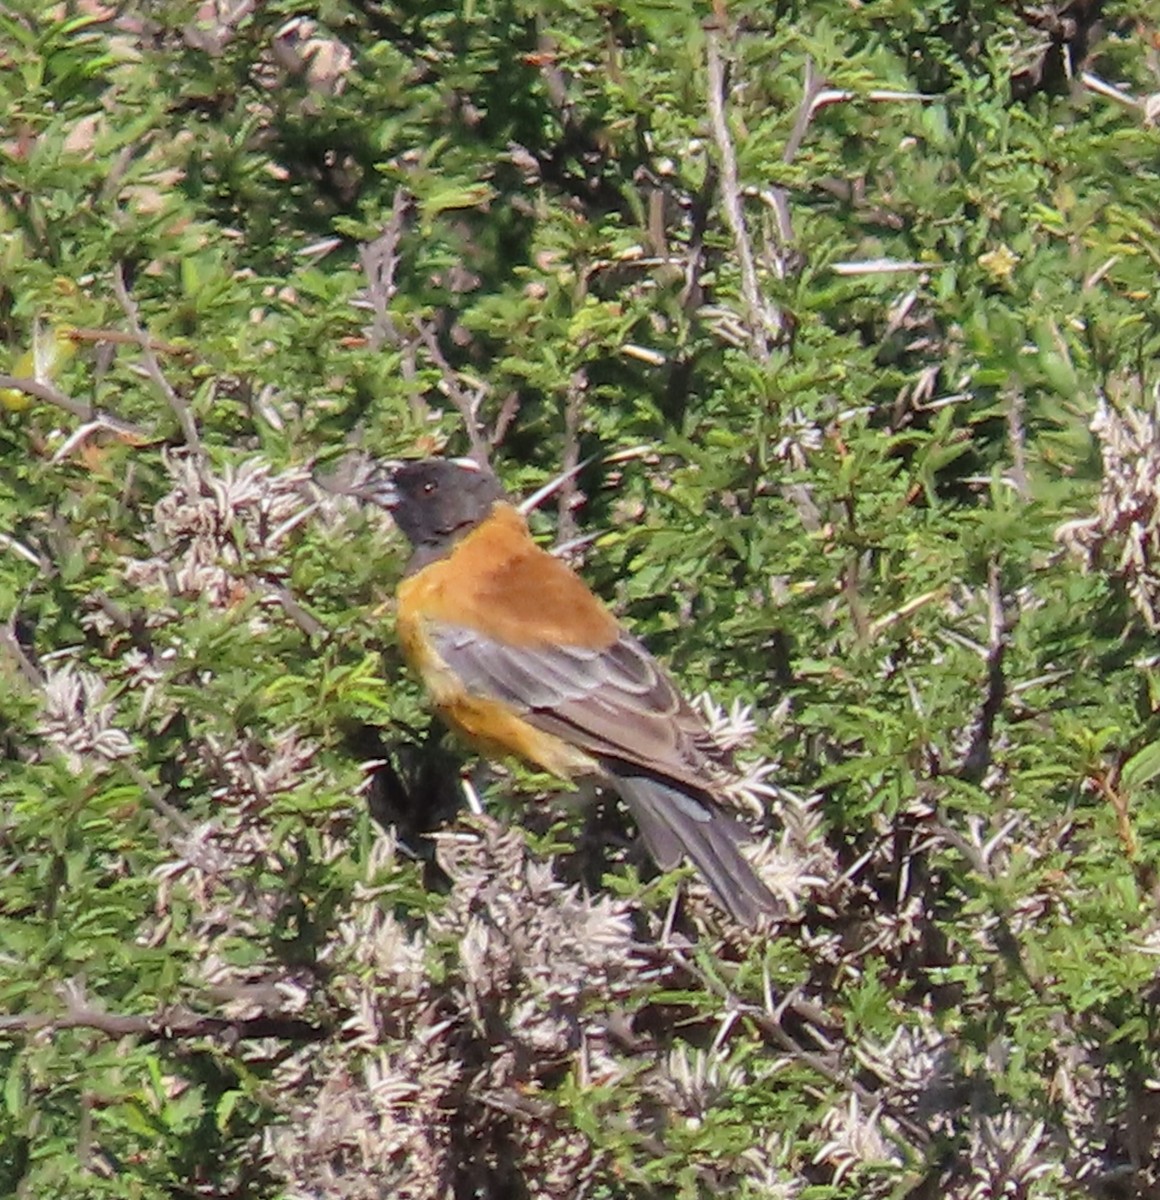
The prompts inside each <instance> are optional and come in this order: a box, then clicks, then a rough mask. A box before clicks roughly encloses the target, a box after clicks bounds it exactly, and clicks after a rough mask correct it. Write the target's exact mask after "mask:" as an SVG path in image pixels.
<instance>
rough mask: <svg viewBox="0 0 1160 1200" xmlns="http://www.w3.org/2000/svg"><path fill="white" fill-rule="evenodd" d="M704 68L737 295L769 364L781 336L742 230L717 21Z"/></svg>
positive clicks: (758, 349)
mask: <svg viewBox="0 0 1160 1200" xmlns="http://www.w3.org/2000/svg"><path fill="white" fill-rule="evenodd" d="M706 34H707V37H706V41H705V45H706V51H707V58H706V65H707V67H708V76H709V95H708V100H709V123H710V125H711V126H712V129H713V140H714V142H715V143H716V145H717V155H718V157H719V158H720V160H721V202H722V205H723V207H724V210H725V220H726V223H727V224H728V225H729V229H730V232H731V233H732V234H733V247H734V250H735V251H736V254H737V261H738V265H739V266H740V268H741V294H742V297H743V298H744V300H745V305H746V307H747V308H748V310H749V326H750V329H749V333H750V340H751V343H752V346H753V350H754V353H755V354H756V355H757V357H758V359H760V361H761V362H768V361H769V344H770V340H771V339H773V340H775V341H776V340H777V339H778V338H779V337H780V335H781V319H780V317H779V316H776V315H774V314H772V313H771V312H770V310H769V308H768V307H767V305H766V304H765V302H764V301H763V299H762V297H761V289H760V287H759V285H758V280H757V266H756V261H755V259H754V255H753V246H752V243H751V242H750V240H749V233H748V230H747V229H746V227H745V214H744V212H743V211H742V208H741V184H740V182H739V179H738V174H737V154H736V152H735V150H734V148H733V138H732V135H731V134H730V132H729V121H728V118H727V117H726V115H725V93H726V78H725V77H726V70H725V62H724V59H723V56H722V54H721V36H722V26H721V25H720V23H719V22H718V21H717V20H713V21H710V22H709V23H708V24H707V25H706Z"/></svg>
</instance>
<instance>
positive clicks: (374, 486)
mask: <svg viewBox="0 0 1160 1200" xmlns="http://www.w3.org/2000/svg"><path fill="white" fill-rule="evenodd" d="M400 465H401V464H400V463H397V462H376V463H374V464H372V466H371V469H370V470H369V471H368V472H367V474H366V476H365V477H364V478H363V479H362V480H361V481H359V482H358V483H354V484H352V485H351V487H350V494H351V495H352V496H355V497H357V498H358V499H359V500H363V501H365V502H366V503H367V504H377V505H378V506H379V508H385V509H386V510H387V511H388V512H390V511H392V510H393V509H395V508H396V507H398V504H399V500H400V499H401V497H400V495H399V489H398V487H397V486H396V484H395V472H396V471H397V470H398V469H399V467H400Z"/></svg>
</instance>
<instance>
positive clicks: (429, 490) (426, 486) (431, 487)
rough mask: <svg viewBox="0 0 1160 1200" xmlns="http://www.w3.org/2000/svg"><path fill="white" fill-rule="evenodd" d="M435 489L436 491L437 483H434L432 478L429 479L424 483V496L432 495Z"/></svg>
mask: <svg viewBox="0 0 1160 1200" xmlns="http://www.w3.org/2000/svg"><path fill="white" fill-rule="evenodd" d="M433 491H435V484H434V483H432V482H431V481H430V480H428V481H427V482H426V483H425V484H423V495H424V496H430V495H431V493H432V492H433Z"/></svg>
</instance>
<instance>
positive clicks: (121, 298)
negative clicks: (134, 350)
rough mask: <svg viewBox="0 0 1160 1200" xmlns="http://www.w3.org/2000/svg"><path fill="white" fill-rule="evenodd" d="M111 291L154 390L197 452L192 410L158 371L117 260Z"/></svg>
mask: <svg viewBox="0 0 1160 1200" xmlns="http://www.w3.org/2000/svg"><path fill="white" fill-rule="evenodd" d="M113 294H114V295H115V296H116V297H117V303H118V304H119V305H120V306H121V309H122V311H123V312H124V313H125V319H126V320H127V321H128V322H129V329H130V330H131V332H132V334H133V337H134V339H135V340H136V342H137V347H138V349H139V350H140V351H141V361H142V362H143V363H144V364H145V370H146V371H147V372H148V373H149V378H150V379H152V380H153V382H154V383H155V384H156V385H157V389H158V390H159V391H160V392H161V394H162V396H164V397H165V400H166V402H167V403H168V405H169V407H170V408H171V409H172V410H173V413H174V415H175V416H176V417H177V422H178V424H179V425H180V426H181V433H182V436H183V437H184V438H185V444H186V445H187V446H188V447H189V448H190V449H191V450H192V451H193V452H194V453H195V454H200V453H201V436H200V435H199V433H198V432H197V422H196V421H195V420H194V417H193V411H192V410H191V409H190V407H189V405H188V404H187V403H186V402H185V400H183V399H182V398H181V397H180V396H179V395H178V394H177V392H175V391H174V390H173V387H172V386H171V385H170V383H169V380H168V379H166V378H165V374H164V372H163V371H162V370H161V364H160V363H159V362H158V361H157V355H156V354H154V353H153V343H152V340H151V339H150V337H149V335H148V334H147V333H146V332H145V331H144V330H143V329H142V328H141V321H140V318H139V316H138V311H137V304H136V302H135V301H134V299H133V297H132V296H130V295H129V289H128V288H127V287H126V286H125V272H124V269H123V267H122V266H121V264H120V263H115V264H114V266H113Z"/></svg>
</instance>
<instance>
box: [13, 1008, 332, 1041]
mask: <svg viewBox="0 0 1160 1200" xmlns="http://www.w3.org/2000/svg"><path fill="white" fill-rule="evenodd" d="M65 1029H92V1030H95V1031H96V1032H97V1033H103V1034H105V1035H106V1036H107V1037H111V1038H123V1037H136V1038H139V1039H140V1040H141V1041H143V1042H176V1041H185V1040H187V1039H193V1038H211V1037H212V1038H219V1039H223V1040H226V1041H229V1042H231V1043H232V1042H239V1041H242V1040H243V1039H250V1038H268V1037H273V1038H282V1039H284V1040H286V1041H296V1042H317V1041H322V1040H323V1039H324V1038H326V1037H328V1036H329V1035H330V1033H331V1032H332V1030H331V1028H330V1026H329V1025H326V1024H315V1023H313V1022H310V1021H307V1020H304V1019H303V1018H301V1017H289V1016H278V1015H276V1014H271V1013H260V1014H259V1015H258V1016H256V1017H219V1016H209V1015H207V1014H204V1013H196V1012H193V1011H192V1010H191V1009H188V1008H182V1007H173V1008H167V1009H163V1010H162V1011H161V1012H159V1013H155V1014H153V1015H152V1016H126V1015H122V1014H118V1013H108V1012H102V1011H101V1010H100V1009H95V1008H89V1007H87V1006H84V1005H78V1006H77V1007H70V1008H69V1010H68V1011H67V1012H64V1013H61V1014H57V1015H54V1014H50V1013H18V1014H11V1015H0V1038H4V1037H6V1036H7V1037H15V1036H32V1035H34V1034H38V1033H59V1032H60V1031H62V1030H65Z"/></svg>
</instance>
